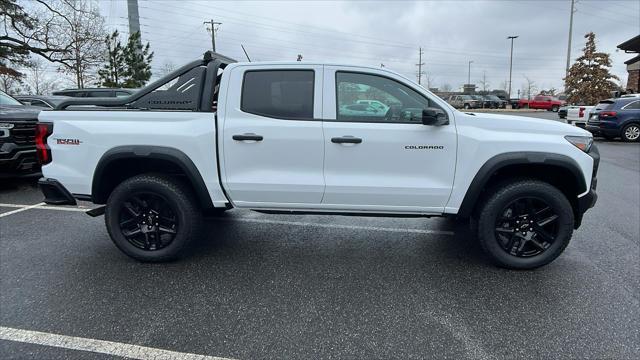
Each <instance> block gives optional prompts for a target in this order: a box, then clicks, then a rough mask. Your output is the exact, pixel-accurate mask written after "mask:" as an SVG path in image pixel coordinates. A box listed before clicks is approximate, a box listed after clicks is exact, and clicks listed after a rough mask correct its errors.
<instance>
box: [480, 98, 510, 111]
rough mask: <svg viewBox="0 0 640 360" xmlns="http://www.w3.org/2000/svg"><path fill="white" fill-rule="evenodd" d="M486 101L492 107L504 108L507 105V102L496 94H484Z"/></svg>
mask: <svg viewBox="0 0 640 360" xmlns="http://www.w3.org/2000/svg"><path fill="white" fill-rule="evenodd" d="M484 101H485V104H487V103H488V105H489V107H490V108H491V109H504V108H506V107H507V102H506V101H505V100H502V99H500V98H499V97H497V96H496V95H484ZM485 106H486V105H485Z"/></svg>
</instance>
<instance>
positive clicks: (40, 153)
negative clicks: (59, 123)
mask: <svg viewBox="0 0 640 360" xmlns="http://www.w3.org/2000/svg"><path fill="white" fill-rule="evenodd" d="M52 132H53V124H52V123H41V122H39V123H37V124H36V155H37V157H38V162H39V163H40V165H45V164H48V163H50V162H51V149H50V148H49V145H47V137H49V135H51V133H52Z"/></svg>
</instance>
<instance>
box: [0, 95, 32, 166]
mask: <svg viewBox="0 0 640 360" xmlns="http://www.w3.org/2000/svg"><path fill="white" fill-rule="evenodd" d="M41 109H42V108H37V107H33V106H25V105H23V104H22V103H20V102H19V101H18V100H16V99H14V98H12V97H11V96H9V95H7V94H5V93H4V92H2V91H0V178H7V177H14V176H22V175H35V174H37V173H39V172H40V165H39V164H38V161H37V159H36V142H35V135H36V123H37V122H38V113H39V112H40V110H41Z"/></svg>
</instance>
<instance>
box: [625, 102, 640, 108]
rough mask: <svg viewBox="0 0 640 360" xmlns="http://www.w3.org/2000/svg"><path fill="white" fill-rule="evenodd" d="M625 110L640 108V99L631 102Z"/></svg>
mask: <svg viewBox="0 0 640 360" xmlns="http://www.w3.org/2000/svg"><path fill="white" fill-rule="evenodd" d="M624 109H625V110H640V100H638V101H634V102H630V103H628V104H627V105H626V106H625V107H624Z"/></svg>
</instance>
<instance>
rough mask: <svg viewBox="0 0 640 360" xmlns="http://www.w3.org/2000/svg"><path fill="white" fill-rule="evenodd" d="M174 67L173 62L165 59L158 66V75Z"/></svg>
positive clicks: (165, 73)
mask: <svg viewBox="0 0 640 360" xmlns="http://www.w3.org/2000/svg"><path fill="white" fill-rule="evenodd" d="M175 69H176V65H175V64H174V63H173V62H171V60H168V61H165V62H164V63H162V66H160V70H159V71H158V75H160V76H161V77H162V76H165V75H167V74H169V73H170V72H172V71H173V70H175Z"/></svg>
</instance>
